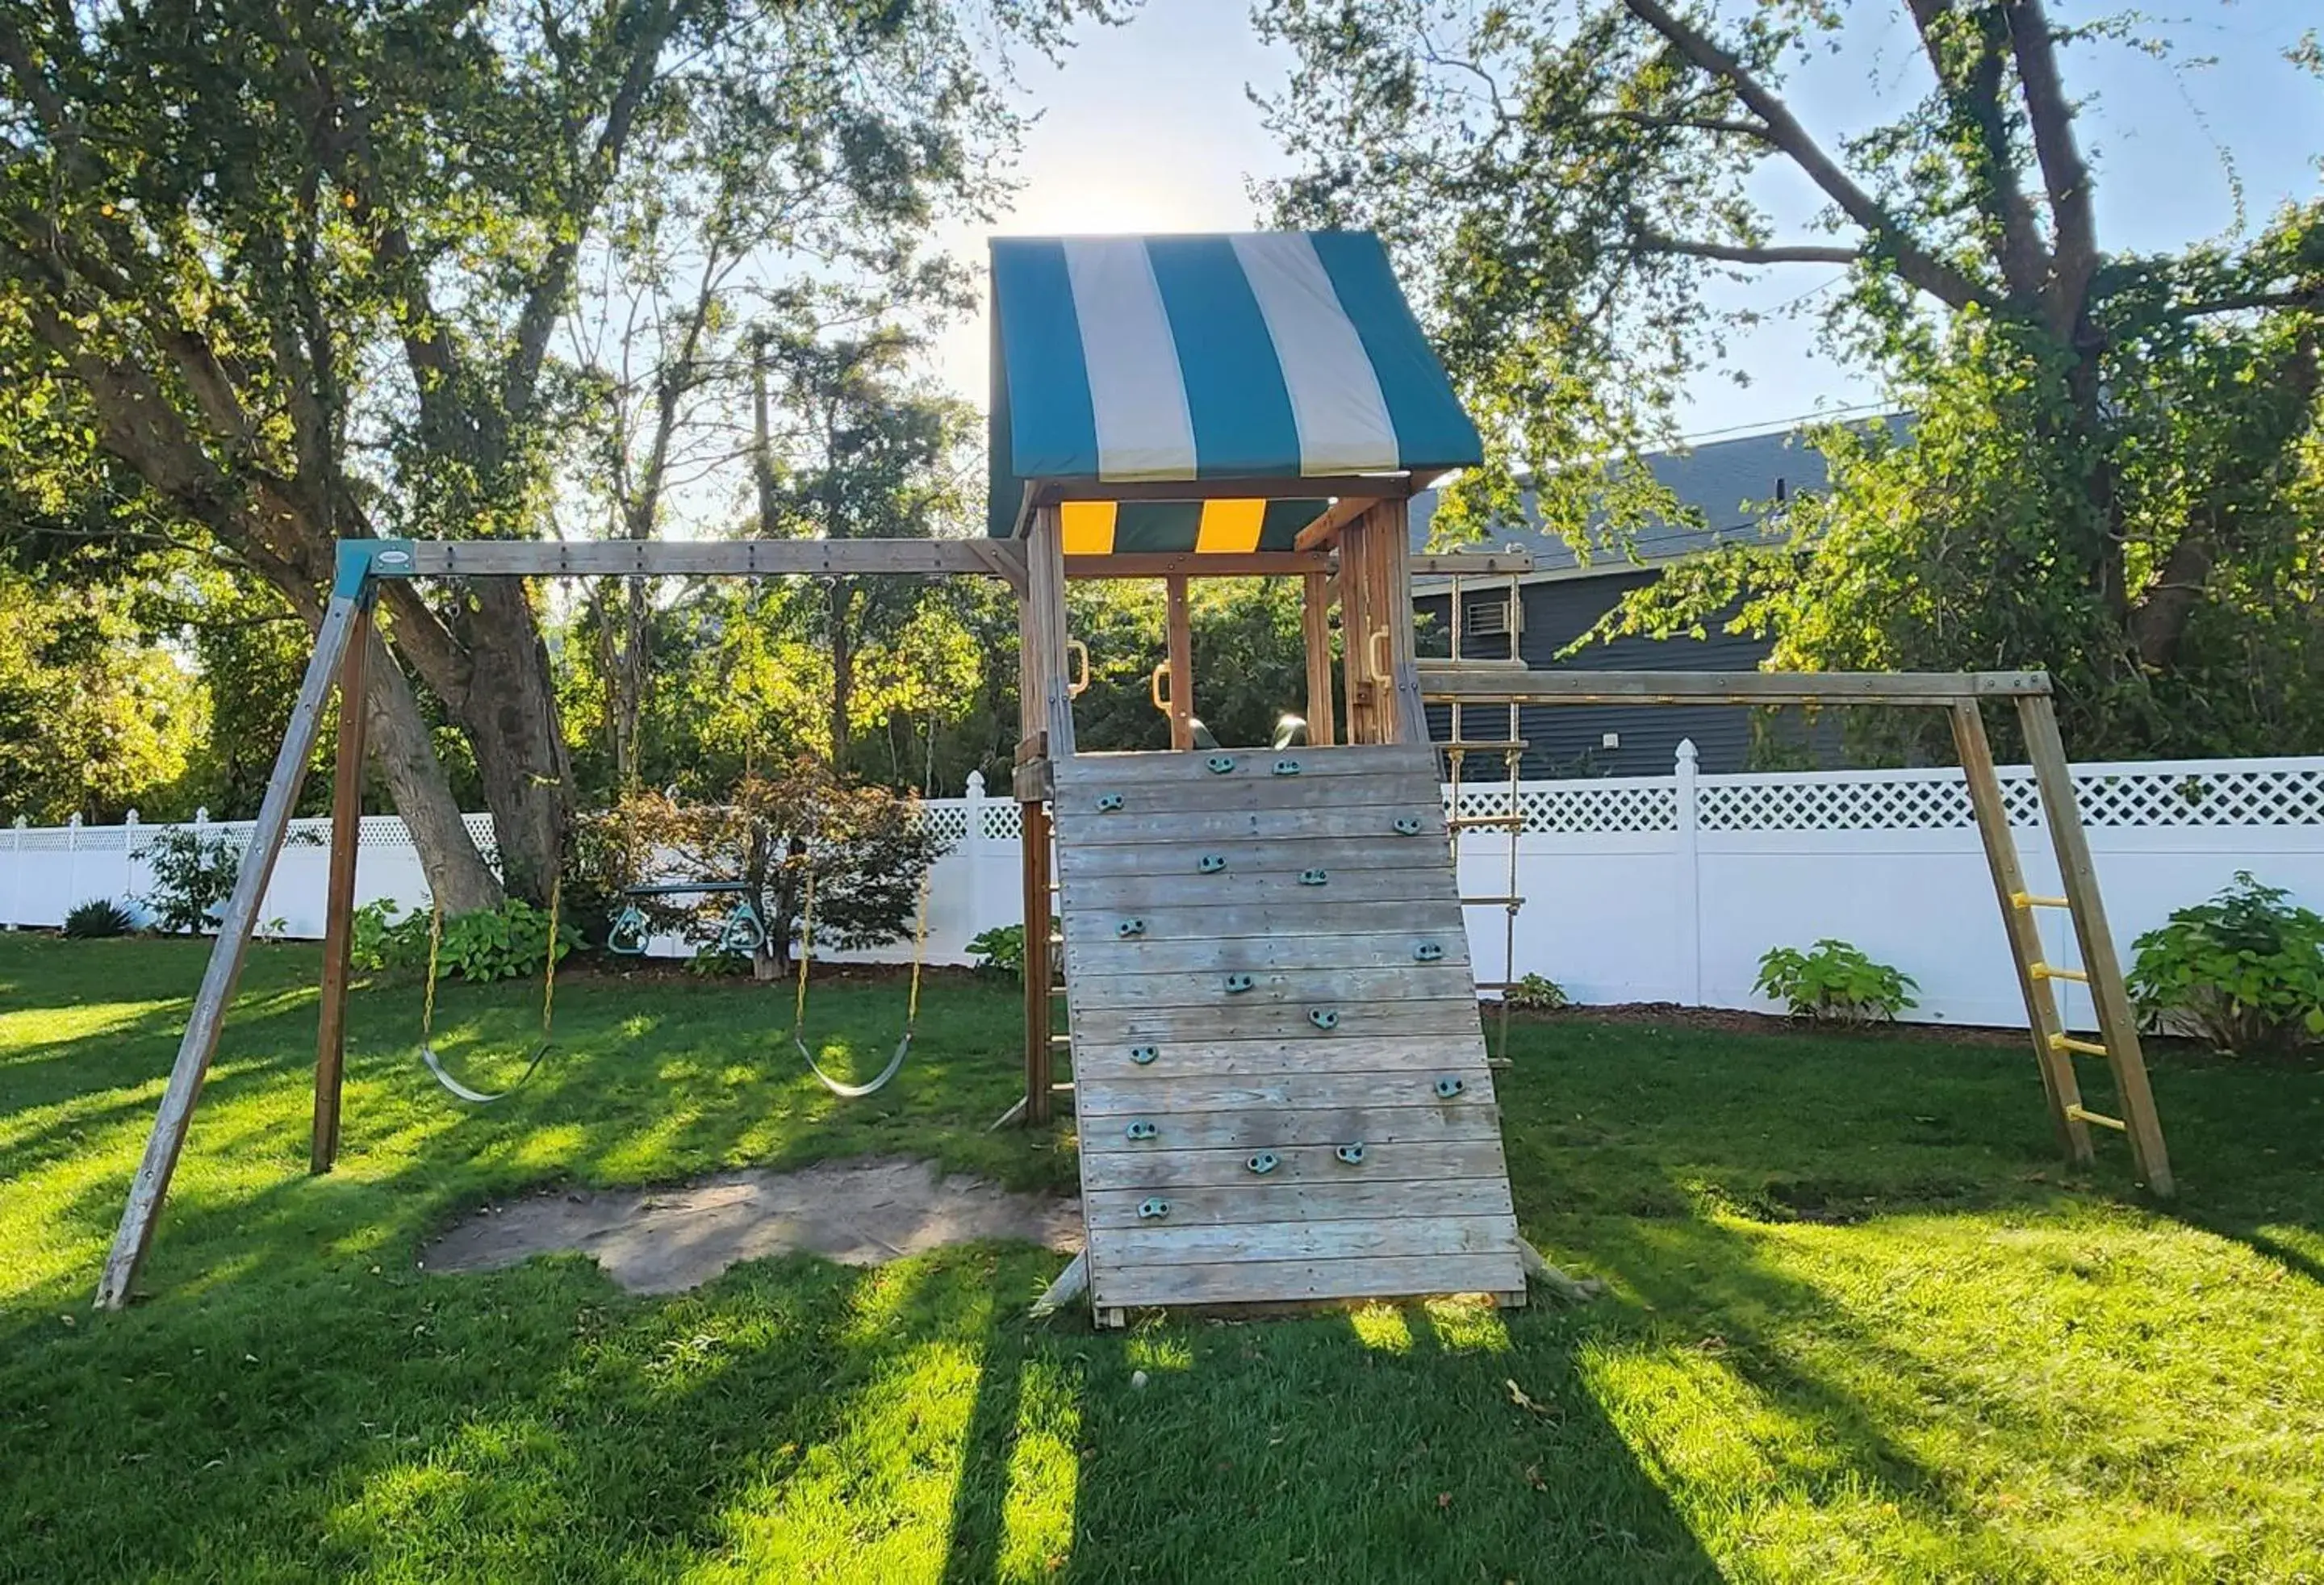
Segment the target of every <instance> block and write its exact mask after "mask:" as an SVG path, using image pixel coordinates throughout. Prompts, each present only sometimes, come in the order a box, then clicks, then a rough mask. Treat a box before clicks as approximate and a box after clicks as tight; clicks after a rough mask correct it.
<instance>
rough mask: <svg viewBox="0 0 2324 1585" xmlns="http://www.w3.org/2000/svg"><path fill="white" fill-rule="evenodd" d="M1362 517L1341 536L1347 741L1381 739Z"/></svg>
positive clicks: (1342, 661)
mask: <svg viewBox="0 0 2324 1585" xmlns="http://www.w3.org/2000/svg"><path fill="white" fill-rule="evenodd" d="M1363 535H1364V528H1363V520H1362V519H1361V518H1360V517H1359V518H1358V519H1357V520H1356V521H1353V522H1351V523H1350V524H1348V525H1347V527H1346V528H1345V529H1344V530H1342V533H1341V536H1340V646H1341V649H1340V681H1341V686H1342V691H1343V696H1344V699H1345V703H1346V720H1347V733H1346V737H1347V741H1348V742H1351V743H1376V742H1379V741H1380V740H1379V732H1378V711H1377V710H1376V708H1375V707H1374V702H1375V700H1376V698H1377V696H1378V690H1376V689H1375V688H1374V687H1372V684H1371V677H1370V666H1371V660H1370V650H1371V645H1370V644H1369V641H1368V640H1369V638H1370V635H1371V631H1372V623H1373V622H1374V621H1375V620H1376V619H1375V618H1374V616H1373V614H1372V580H1371V573H1370V569H1369V567H1368V566H1367V564H1366V559H1365V557H1364V539H1363Z"/></svg>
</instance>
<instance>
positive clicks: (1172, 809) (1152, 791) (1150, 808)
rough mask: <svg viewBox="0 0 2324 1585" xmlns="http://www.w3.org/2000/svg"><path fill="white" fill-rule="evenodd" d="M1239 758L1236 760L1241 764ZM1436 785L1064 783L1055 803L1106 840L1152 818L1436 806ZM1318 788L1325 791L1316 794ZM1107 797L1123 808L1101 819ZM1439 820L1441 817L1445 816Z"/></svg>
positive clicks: (1380, 777) (1387, 777) (1370, 779)
mask: <svg viewBox="0 0 2324 1585" xmlns="http://www.w3.org/2000/svg"><path fill="white" fill-rule="evenodd" d="M1240 758H1241V757H1240V756H1238V761H1239V762H1240ZM1433 786H1434V784H1433V783H1430V782H1427V781H1425V780H1424V779H1421V778H1419V777H1416V776H1409V775H1406V774H1405V773H1404V772H1402V771H1387V772H1374V773H1371V774H1367V775H1353V776H1342V777H1336V778H1328V779H1327V778H1323V777H1318V778H1315V779H1313V780H1311V779H1308V778H1307V777H1305V776H1300V777H1294V778H1286V779H1283V780H1282V781H1276V780H1274V779H1271V778H1270V779H1266V780H1261V779H1259V778H1258V777H1246V776H1240V775H1237V776H1212V777H1206V778H1205V779H1203V780H1200V781H1176V782H1169V783H1162V784H1152V785H1142V786H1141V785H1135V784H1132V785H1124V784H1122V783H1120V782H1116V783H1114V784H1113V785H1112V786H1111V787H1110V788H1106V790H1105V791H1103V792H1098V791H1093V790H1087V789H1085V788H1081V787H1076V786H1075V785H1074V784H1073V783H1071V782H1064V783H1061V784H1060V785H1059V788H1058V792H1057V799H1056V801H1057V803H1058V805H1059V806H1060V808H1059V813H1060V815H1061V816H1063V817H1064V818H1065V820H1066V821H1067V822H1068V823H1069V824H1073V826H1074V832H1075V833H1076V834H1079V833H1081V832H1084V831H1086V832H1088V834H1089V835H1090V838H1091V839H1092V840H1103V839H1105V838H1106V836H1107V835H1108V834H1110V833H1111V832H1112V831H1113V830H1114V829H1115V828H1116V827H1119V826H1120V825H1124V824H1126V823H1127V822H1128V821H1131V820H1136V819H1137V818H1139V816H1149V815H1163V816H1175V815H1196V814H1205V813H1225V814H1231V813H1235V812H1238V811H1240V812H1245V813H1251V814H1256V813H1259V812H1261V811H1270V810H1274V811H1292V810H1300V809H1316V808H1322V807H1324V806H1327V805H1336V804H1418V805H1422V806H1425V805H1427V804H1428V803H1430V802H1431V801H1432V799H1431V797H1430V792H1431V789H1432V788H1433ZM1319 788H1321V789H1322V790H1318V789H1319ZM1109 795H1111V796H1113V797H1120V799H1121V807H1120V808H1119V809H1116V810H1113V811H1112V812H1111V813H1106V814H1101V813H1100V811H1099V810H1098V808H1097V800H1098V799H1099V798H1101V797H1107V796H1109ZM1439 807H1440V808H1441V807H1442V804H1441V803H1439ZM1439 817H1440V818H1442V816H1439ZM1074 823H1077V824H1074Z"/></svg>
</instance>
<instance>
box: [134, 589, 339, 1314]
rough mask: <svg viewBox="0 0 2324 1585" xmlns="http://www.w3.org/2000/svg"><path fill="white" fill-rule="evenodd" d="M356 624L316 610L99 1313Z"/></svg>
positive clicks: (176, 1123) (204, 1062) (229, 993)
mask: <svg viewBox="0 0 2324 1585" xmlns="http://www.w3.org/2000/svg"><path fill="white" fill-rule="evenodd" d="M359 616H360V601H359V600H358V599H356V598H354V597H351V596H348V595H345V594H336V595H334V596H332V599H331V602H330V604H328V605H327V606H326V607H325V608H324V612H323V621H322V624H321V627H320V628H319V629H318V631H317V633H316V635H315V652H314V654H313V655H312V657H310V658H309V660H308V662H307V674H306V676H305V677H303V678H301V679H300V684H299V695H298V697H297V699H296V700H295V701H294V702H293V704H292V705H291V722H290V725H289V728H288V729H287V730H286V731H285V732H284V733H283V736H282V747H281V751H279V752H278V753H277V754H276V755H275V757H274V769H273V772H272V775H270V776H269V777H268V779H267V783H266V794H265V797H263V799H262V800H261V801H260V804H259V808H258V819H257V821H256V823H255V824H254V825H253V826H252V828H251V834H250V845H249V846H248V847H246V848H245V849H244V850H243V855H242V868H241V870H240V871H238V872H237V873H236V875H235V882H234V892H233V894H232V895H231V896H230V897H229V898H227V899H226V908H225V910H224V912H223V913H221V915H220V916H219V918H218V933H217V941H216V942H215V943H214V944H213V945H212V946H211V948H210V957H209V963H208V967H206V968H205V969H204V970H203V971H202V982H201V986H200V988H199V989H198V990H197V991H195V992H194V1004H193V1011H192V1014H191V1016H190V1017H189V1018H188V1019H187V1021H186V1032H185V1035H184V1037H182V1038H181V1039H180V1041H179V1042H178V1055H177V1060H176V1061H175V1062H173V1063H172V1064H171V1067H170V1081H169V1083H168V1085H167V1086H166V1087H165V1088H164V1089H163V1091H162V1093H161V1108H160V1110H159V1111H158V1112H157V1113H156V1115H155V1117H154V1119H153V1131H152V1134H151V1135H149V1136H148V1137H147V1138H146V1140H145V1153H144V1155H143V1157H142V1158H141V1159H140V1160H139V1162H138V1164H137V1175H136V1176H135V1177H134V1178H133V1179H132V1180H131V1181H130V1185H129V1198H128V1203H126V1204H125V1205H124V1206H123V1207H122V1212H121V1226H120V1227H119V1229H118V1230H116V1231H115V1233H114V1237H113V1249H112V1251H111V1253H110V1254H108V1255H107V1256H106V1262H105V1271H104V1273H103V1275H102V1276H100V1277H99V1278H98V1281H97V1304H99V1305H100V1306H102V1307H103V1308H105V1309H107V1310H118V1309H119V1308H120V1307H121V1306H122V1305H123V1304H125V1303H127V1302H128V1299H129V1290H130V1286H131V1284H133V1283H134V1281H135V1280H136V1277H137V1268H138V1267H140V1266H141V1265H143V1263H144V1259H145V1250H146V1249H147V1247H148V1246H149V1245H150V1244H151V1243H152V1238H153V1221H154V1219H155V1217H157V1216H158V1215H159V1214H160V1213H161V1201H162V1199H163V1197H164V1196H165V1195H167V1194H168V1193H169V1191H170V1178H171V1174H173V1173H174V1172H175V1171H176V1170H177V1166H178V1156H179V1153H180V1151H182V1150H183V1149H184V1148H185V1144H186V1129H187V1127H188V1125H189V1124H190V1123H191V1122H192V1120H193V1112H194V1102H195V1101H196V1099H197V1098H198V1096H199V1095H200V1094H201V1088H202V1080H203V1079H204V1078H205V1077H206V1076H207V1075H208V1073H209V1067H210V1059H211V1057H213V1056H214V1055H217V1042H218V1035H219V1032H220V1031H221V1030H222V1029H223V1028H224V1027H225V1024H226V1008H227V1006H228V1004H229V1003H231V1002H232V1001H233V1000H234V988H235V981H237V980H239V979H240V978H241V975H242V963H243V958H244V954H247V953H248V951H249V950H250V935H251V930H252V927H253V926H254V925H256V923H257V922H258V908H259V904H260V903H261V902H262V901H263V899H264V898H265V896H266V883H267V881H268V880H269V879H270V878H271V877H272V875H273V873H274V861H275V859H276V858H277V857H278V856H279V855H280V854H281V852H282V839H283V836H284V835H285V834H286V833H287V832H288V831H289V830H290V825H291V809H292V808H293V807H294V806H296V805H297V803H298V801H299V788H300V784H301V783H302V782H304V781H305V780H306V777H307V759H308V756H309V755H310V754H311V753H313V752H314V749H315V738H316V735H317V734H318V733H319V732H320V730H321V728H322V720H323V702H324V701H325V700H326V699H327V698H328V697H329V696H330V692H331V688H332V687H333V686H334V685H335V684H336V683H337V680H338V672H339V663H340V661H342V660H343V659H346V651H347V642H348V640H349V638H350V637H351V635H352V634H353V633H354V632H355V627H356V624H357V622H358V619H359Z"/></svg>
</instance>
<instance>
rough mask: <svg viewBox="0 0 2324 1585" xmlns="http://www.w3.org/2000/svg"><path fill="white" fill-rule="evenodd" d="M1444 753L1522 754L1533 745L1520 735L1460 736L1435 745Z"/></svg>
mask: <svg viewBox="0 0 2324 1585" xmlns="http://www.w3.org/2000/svg"><path fill="white" fill-rule="evenodd" d="M1436 747H1437V750H1438V751H1439V752H1441V753H1446V754H1522V753H1524V752H1525V751H1526V750H1527V749H1529V748H1531V747H1533V745H1532V744H1531V743H1529V742H1526V740H1525V739H1523V738H1521V737H1513V738H1499V739H1494V738H1462V739H1460V740H1458V741H1457V742H1449V743H1439V744H1437V745H1436Z"/></svg>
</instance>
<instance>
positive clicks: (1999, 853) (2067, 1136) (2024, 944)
mask: <svg viewBox="0 0 2324 1585" xmlns="http://www.w3.org/2000/svg"><path fill="white" fill-rule="evenodd" d="M1952 723H1953V747H1954V749H1955V750H1956V751H1958V752H1959V753H1960V762H1961V771H1962V773H1963V775H1964V776H1966V777H1967V778H1968V781H1969V808H1970V809H1971V810H1972V811H1973V812H1974V813H1975V814H1976V816H1977V830H1978V836H1980V837H1981V838H1983V839H1984V842H1985V862H1986V867H1987V869H1988V870H1990V871H1992V874H1993V889H1994V893H1995V895H1996V897H1997V898H1998V899H1999V901H2000V904H2001V925H2002V928H2003V929H2004V930H2006V931H2007V932H2008V936H2009V960H2010V962H2011V963H2012V964H2013V965H2015V968H2016V970H2017V989H2018V991H2019V992H2020V993H2021V994H2022V995H2023V996H2024V999H2025V1023H2026V1027H2028V1028H2030V1029H2031V1030H2032V1031H2033V1061H2034V1064H2035V1065H2036V1066H2037V1067H2038V1068H2039V1069H2040V1070H2041V1073H2042V1092H2043V1095H2044V1096H2045V1097H2046V1098H2047V1099H2048V1101H2049V1103H2050V1123H2051V1126H2052V1128H2053V1129H2056V1130H2057V1135H2058V1147H2059V1148H2060V1149H2061V1150H2062V1151H2064V1152H2065V1153H2066V1156H2067V1158H2068V1159H2069V1160H2071V1161H2073V1162H2074V1163H2075V1164H2076V1165H2078V1166H2088V1165H2089V1162H2090V1159H2091V1154H2090V1130H2089V1124H2087V1123H2085V1122H2083V1121H2082V1120H2081V1118H2080V1115H2079V1114H2078V1110H2077V1109H2079V1108H2080V1105H2081V1103H2082V1092H2081V1085H2080V1081H2078V1080H2077V1079H2076V1078H2075V1077H2074V1059H2073V1058H2072V1057H2071V1056H2070V1055H2067V1054H2066V1053H2065V1052H2063V1051H2061V1050H2060V1049H2059V1048H2058V1046H2057V1045H2056V1043H2055V1041H2054V1040H2053V1038H2052V1037H2054V1036H2057V1035H2060V1034H2062V1033H2063V1032H2064V1030H2065V1024H2064V1022H2063V1021H2062V1020H2061V1018H2059V1016H2058V999H2057V997H2056V995H2055V994H2054V993H2053V992H2052V991H2051V989H2050V981H2047V980H2041V979H2036V978H2035V977H2034V974H2033V965H2034V964H2035V963H2040V962H2041V961H2042V934H2041V931H2040V929H2039V928H2038V927H2037V926H2035V924H2034V922H2033V909H2031V908H2026V907H2024V905H2023V904H2021V903H2020V902H2019V901H2018V899H2019V898H2022V897H2023V896H2024V894H2025V872H2024V869H2023V868H2022V867H2021V866H2020V865H2019V863H2018V861H2017V841H2016V838H2015V837H2014V836H2012V835H2011V834H2010V832H2009V807H2008V805H2007V804H2006V803H2005V802H2004V801H2003V798H2002V793H2001V778H2000V776H1999V774H1998V773H1997V772H1996V771H1995V769H1994V767H1993V744H1992V743H1991V742H1990V741H1989V740H1988V739H1987V737H1986V735H1985V717H1984V715H1983V714H1981V713H1980V712H1979V709H1978V705H1976V704H1975V703H1973V702H1970V701H1967V700H1964V701H1962V702H1960V703H1959V704H1956V705H1953V706H1952Z"/></svg>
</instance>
